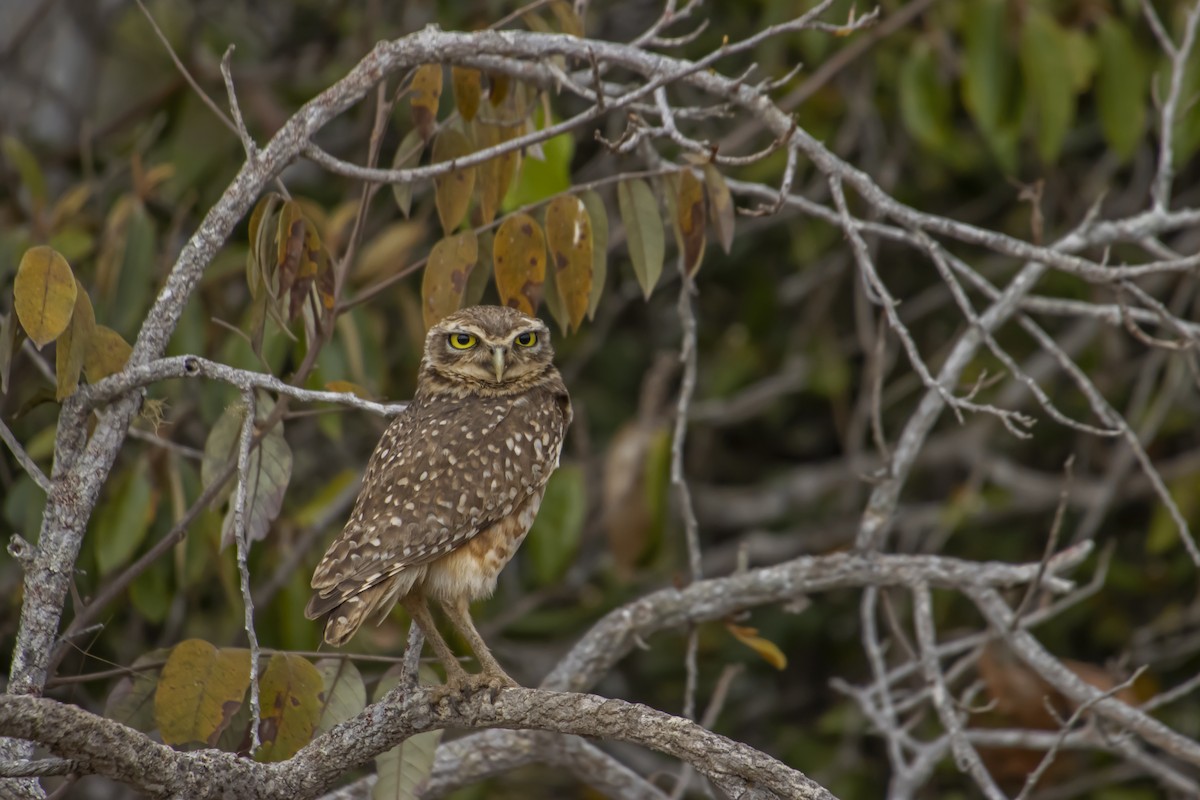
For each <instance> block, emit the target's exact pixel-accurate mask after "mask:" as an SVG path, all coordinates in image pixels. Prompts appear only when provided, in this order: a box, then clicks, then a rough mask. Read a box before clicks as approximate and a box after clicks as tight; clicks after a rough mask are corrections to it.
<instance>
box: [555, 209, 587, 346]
mask: <svg viewBox="0 0 1200 800" xmlns="http://www.w3.org/2000/svg"><path fill="white" fill-rule="evenodd" d="M546 240H547V244H548V245H549V246H550V265H551V270H552V271H553V272H554V286H555V289H556V291H557V293H558V298H559V300H560V302H561V303H562V307H563V312H564V314H565V316H566V318H567V320H568V321H569V324H568V329H572V330H578V329H579V325H580V323H582V322H583V318H584V316H586V315H587V312H588V303H589V301H590V299H591V292H592V262H593V259H594V257H595V253H594V250H593V247H592V221H591V217H590V216H589V214H588V210H587V206H585V205H584V204H583V201H582V200H580V199H579V198H578V197H575V196H573V195H563V196H560V197H556V198H554V199H553V200H551V201H550V205H549V206H548V207H547V208H546Z"/></svg>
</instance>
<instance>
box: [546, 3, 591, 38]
mask: <svg viewBox="0 0 1200 800" xmlns="http://www.w3.org/2000/svg"><path fill="white" fill-rule="evenodd" d="M550 10H551V11H553V12H554V16H555V18H556V19H557V20H558V26H559V27H560V28H562V32H563V33H568V34H570V35H571V36H578V37H581V38H582V37H583V20H581V19H580V18H579V15H578V14H576V13H575V8H574V6H572V5H571V4H570V3H568V2H567V1H566V0H554V2H552V3H551V4H550Z"/></svg>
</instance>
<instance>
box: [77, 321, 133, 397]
mask: <svg viewBox="0 0 1200 800" xmlns="http://www.w3.org/2000/svg"><path fill="white" fill-rule="evenodd" d="M132 352H133V348H132V347H130V346H129V342H127V341H125V340H124V339H123V338H121V334H119V333H117V332H116V331H114V330H113V329H112V328H109V327H107V326H105V325H97V326H96V329H95V331H94V332H93V333H92V336H91V337H90V338H89V339H88V348H87V355H85V356H84V360H83V374H84V375H85V376H86V377H87V379H88V383H96V382H98V381H101V380H103V379H105V378H107V377H108V376H109V375H116V374H117V373H118V372H120V371H121V370H123V369H125V363H126V362H127V361H129V354H130V353H132Z"/></svg>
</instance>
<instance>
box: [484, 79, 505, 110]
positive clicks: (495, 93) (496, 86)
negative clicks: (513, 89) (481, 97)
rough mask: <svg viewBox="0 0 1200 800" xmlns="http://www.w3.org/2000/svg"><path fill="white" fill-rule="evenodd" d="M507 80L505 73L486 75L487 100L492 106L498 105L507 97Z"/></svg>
mask: <svg viewBox="0 0 1200 800" xmlns="http://www.w3.org/2000/svg"><path fill="white" fill-rule="evenodd" d="M508 89H509V80H508V76H507V75H501V74H495V75H488V102H489V103H491V104H492V106H493V107H495V106H498V105H500V104H501V103H503V102H504V99H505V98H506V97H508Z"/></svg>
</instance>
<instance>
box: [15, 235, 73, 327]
mask: <svg viewBox="0 0 1200 800" xmlns="http://www.w3.org/2000/svg"><path fill="white" fill-rule="evenodd" d="M77 293H78V289H77V287H76V285H75V275H74V273H72V272H71V267H70V265H69V264H67V260H66V259H65V258H63V257H62V255H61V254H59V253H58V252H57V251H55V250H54V249H52V248H50V247H46V246H45V245H41V246H39V247H31V248H29V249H28V250H26V251H25V255H24V256H22V257H21V264H20V266H18V267H17V279H16V281H15V282H14V283H13V306H14V308H15V310H16V312H17V319H18V320H20V322H21V327H22V328H24V329H25V334H26V335H27V336H28V337H29V338H30V340H31V341H32V342H33V343H34V344H35V345H37V347H38V349H41V347H42V346H43V345H45V344H47V343H49V342H53V341H54V340H55V339H57V338H58V337H59V336H61V335H62V332H63V331H65V330H66V329H67V325H69V324H71V313H72V312H73V311H74V310H75V297H76V295H77Z"/></svg>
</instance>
